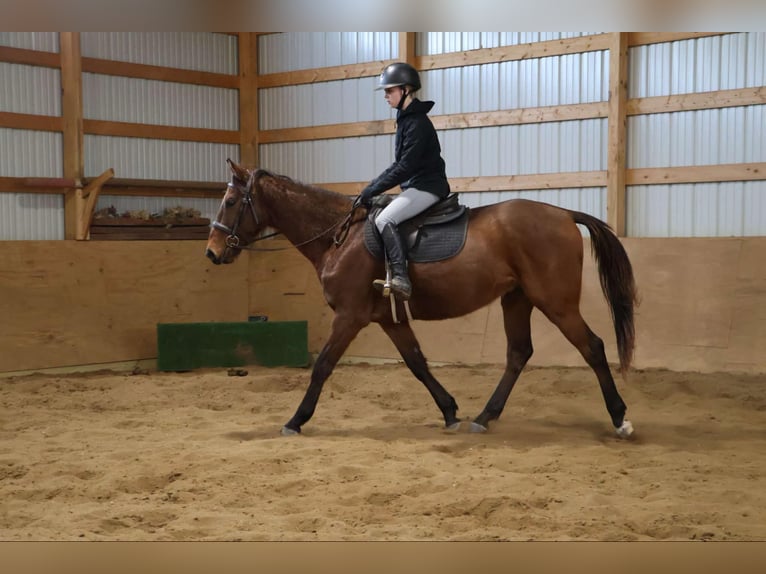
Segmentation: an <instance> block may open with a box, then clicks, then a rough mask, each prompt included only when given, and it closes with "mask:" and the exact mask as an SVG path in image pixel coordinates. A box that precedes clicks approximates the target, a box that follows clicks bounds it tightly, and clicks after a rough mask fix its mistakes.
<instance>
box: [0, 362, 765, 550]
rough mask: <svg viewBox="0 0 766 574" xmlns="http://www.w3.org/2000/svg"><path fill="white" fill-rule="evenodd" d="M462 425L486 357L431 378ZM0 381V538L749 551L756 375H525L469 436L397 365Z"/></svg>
mask: <svg viewBox="0 0 766 574" xmlns="http://www.w3.org/2000/svg"><path fill="white" fill-rule="evenodd" d="M433 372H434V374H435V375H436V376H437V378H439V379H440V381H441V382H442V383H443V384H444V385H445V387H446V388H447V389H448V390H449V391H450V392H451V393H452V394H453V395H454V396H455V398H456V400H457V402H458V404H459V405H460V411H459V414H460V416H461V417H462V418H463V419H466V420H467V419H470V418H471V417H473V416H475V415H477V414H478V412H479V411H480V410H481V409H482V407H483V406H484V404H485V402H486V400H487V399H488V398H489V395H490V393H491V391H492V390H493V389H494V386H495V384H496V382H497V380H498V379H499V377H500V373H501V369H500V367H497V366H450V367H437V368H434V369H433ZM308 378H309V371H308V370H305V369H287V368H277V369H260V368H250V369H249V373H248V375H247V376H243V377H230V376H227V373H226V370H225V369H211V370H203V371H195V372H191V373H157V372H151V373H145V374H136V375H131V374H123V373H112V372H100V373H91V374H78V375H30V376H25V377H16V378H12V379H0V438H1V440H0V500H2V505H1V506H0V540H270V541H273V540H301V541H304V540H367V541H373V540H470V541H477V540H766V519H765V517H766V385H765V384H764V382H766V381H765V378H764V377H763V376H752V375H736V374H726V373H719V374H704V375H703V374H697V373H673V372H666V371H646V372H640V371H634V372H631V373H630V374H629V377H628V380H627V381H626V382H623V381H618V388H619V390H620V392H621V394H622V396H623V398H624V399H625V401H626V403H627V404H628V418H629V419H630V420H631V421H632V422H633V424H634V426H635V429H636V433H635V435H634V438H633V439H631V440H629V441H623V440H620V439H618V438H617V437H616V435H615V434H614V432H613V430H612V428H611V425H610V423H609V418H608V415H607V413H606V409H605V407H604V404H603V400H602V398H601V394H600V391H599V388H598V384H597V382H596V379H595V376H594V375H593V373H592V372H591V371H590V370H588V369H585V368H583V369H529V370H527V371H525V372H524V373H523V374H522V376H521V378H520V380H519V383H518V384H517V385H516V388H515V389H514V391H513V393H512V394H511V397H510V400H509V402H508V405H507V407H506V410H505V412H504V413H503V415H502V417H501V418H500V420H499V421H497V422H495V423H494V425H493V426H492V427H491V428H490V431H489V432H488V433H487V434H470V433H468V432H467V430H468V425H467V424H463V425H462V429H461V430H460V431H458V432H457V433H449V432H447V431H445V430H444V429H443V428H442V421H441V416H440V413H439V411H438V409H437V408H436V406H435V405H434V404H433V402H432V400H431V398H430V396H429V395H428V393H427V391H426V390H425V388H424V387H422V386H421V384H420V383H419V382H418V381H416V380H415V379H414V377H412V376H411V375H410V373H409V371H407V369H406V368H405V367H404V366H401V365H366V364H362V365H343V366H340V367H338V368H337V369H336V371H335V373H334V374H333V376H332V377H331V378H330V379H329V381H328V382H327V383H326V385H325V389H324V392H323V395H322V397H321V399H320V401H319V405H318V408H317V411H316V414H315V415H314V418H313V419H312V420H311V421H310V422H309V423H308V424H307V425H306V426H305V427H304V432H303V434H302V435H301V436H297V437H281V436H280V435H279V430H280V428H281V426H282V424H284V423H285V422H286V421H287V419H288V418H290V416H291V415H292V414H293V412H294V411H295V409H296V407H297V406H298V403H299V402H300V399H301V398H302V396H303V392H304V391H305V388H306V386H307V384H308Z"/></svg>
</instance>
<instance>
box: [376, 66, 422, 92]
mask: <svg viewBox="0 0 766 574" xmlns="http://www.w3.org/2000/svg"><path fill="white" fill-rule="evenodd" d="M395 86H412V88H413V91H415V90H419V89H420V74H418V71H417V70H416V69H415V68H413V67H412V66H410V65H409V64H407V63H406V62H395V63H393V64H389V65H388V66H386V67H385V69H384V70H383V72H381V74H380V80H379V81H378V87H377V88H375V89H376V90H385V89H386V88H393V87H395Z"/></svg>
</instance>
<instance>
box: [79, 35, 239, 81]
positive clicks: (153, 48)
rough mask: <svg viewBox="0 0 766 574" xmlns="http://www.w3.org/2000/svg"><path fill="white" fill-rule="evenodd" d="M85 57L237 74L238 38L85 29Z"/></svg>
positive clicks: (82, 47) (82, 40)
mask: <svg viewBox="0 0 766 574" xmlns="http://www.w3.org/2000/svg"><path fill="white" fill-rule="evenodd" d="M80 38H81V45H80V49H81V51H82V55H83V57H90V58H102V59H104V60H117V61H119V62H133V63H134V64H147V65H150V66H163V67H167V68H183V69H187V70H199V71H203V72H215V73H219V74H237V73H238V72H239V64H238V59H237V38H236V36H231V35H228V34H214V33H210V32H82V34H81V36H80Z"/></svg>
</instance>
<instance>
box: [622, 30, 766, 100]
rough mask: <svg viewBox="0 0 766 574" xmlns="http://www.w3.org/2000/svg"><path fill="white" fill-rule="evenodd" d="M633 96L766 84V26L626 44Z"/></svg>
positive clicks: (629, 90) (629, 85)
mask: <svg viewBox="0 0 766 574" xmlns="http://www.w3.org/2000/svg"><path fill="white" fill-rule="evenodd" d="M629 61H630V80H629V83H628V95H629V97H631V98H644V97H650V96H666V95H673V94H686V93H692V92H708V91H714V90H733V89H738V88H746V87H757V86H763V85H766V81H765V76H766V32H757V33H756V32H749V33H740V34H725V35H722V36H712V37H706V38H697V39H694V40H680V41H677V42H665V43H662V44H650V45H648V46H637V47H635V48H631V49H630V57H629Z"/></svg>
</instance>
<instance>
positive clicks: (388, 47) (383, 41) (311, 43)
mask: <svg viewBox="0 0 766 574" xmlns="http://www.w3.org/2000/svg"><path fill="white" fill-rule="evenodd" d="M398 41H399V40H398V34H397V33H396V32H286V33H283V34H267V35H265V36H260V37H259V42H258V71H259V73H261V74H274V73H278V72H291V71H295V70H306V69H310V68H324V67H329V66H341V65H344V64H358V63H364V62H375V61H380V60H388V59H392V58H396V56H397V55H398V52H399V46H398Z"/></svg>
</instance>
